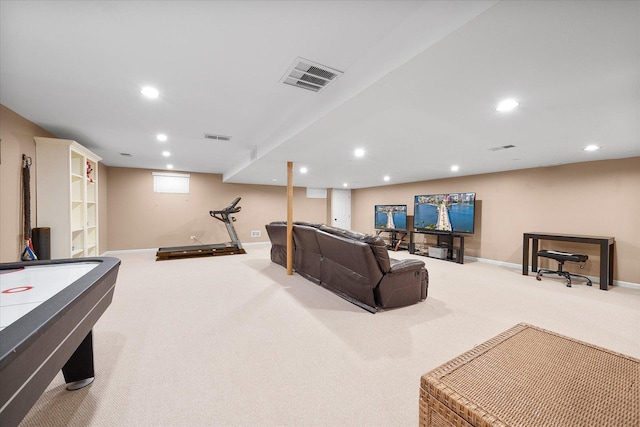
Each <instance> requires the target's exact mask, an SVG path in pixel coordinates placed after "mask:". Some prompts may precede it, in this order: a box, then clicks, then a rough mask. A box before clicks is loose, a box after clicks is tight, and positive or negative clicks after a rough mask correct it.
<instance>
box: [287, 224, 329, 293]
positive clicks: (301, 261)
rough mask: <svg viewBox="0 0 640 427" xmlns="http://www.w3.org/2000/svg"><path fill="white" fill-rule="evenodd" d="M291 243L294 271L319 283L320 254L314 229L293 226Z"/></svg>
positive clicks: (304, 226)
mask: <svg viewBox="0 0 640 427" xmlns="http://www.w3.org/2000/svg"><path fill="white" fill-rule="evenodd" d="M293 242H294V247H295V248H296V251H295V255H294V265H295V268H296V271H297V272H298V273H299V274H301V275H303V276H305V277H306V278H308V279H312V280H314V281H316V282H319V281H320V262H321V260H322V253H321V252H320V246H319V245H318V239H317V238H316V228H315V227H312V226H306V225H295V226H294V227H293Z"/></svg>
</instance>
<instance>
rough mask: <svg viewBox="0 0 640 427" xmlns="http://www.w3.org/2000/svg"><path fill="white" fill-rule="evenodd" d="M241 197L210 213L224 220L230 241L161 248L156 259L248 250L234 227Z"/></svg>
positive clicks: (234, 252) (219, 219)
mask: <svg viewBox="0 0 640 427" xmlns="http://www.w3.org/2000/svg"><path fill="white" fill-rule="evenodd" d="M239 202H240V197H238V198H237V199H235V200H234V201H233V202H231V204H230V205H229V206H227V207H226V208H224V209H222V210H219V211H209V215H211V216H212V217H214V218H215V219H217V220H218V221H222V222H224V225H225V226H226V227H227V231H228V232H229V237H231V242H229V243H218V244H212V245H195V246H175V247H171V248H159V249H158V252H157V253H156V261H164V260H168V259H177V258H189V257H201V256H217V255H238V254H246V253H247V252H246V251H245V250H244V248H243V247H242V243H240V239H238V235H237V234H236V230H235V228H233V222H234V221H235V220H236V219H235V218H234V217H232V216H231V214H234V213H238V212H240V209H241V208H240V206H237V205H238V203H239Z"/></svg>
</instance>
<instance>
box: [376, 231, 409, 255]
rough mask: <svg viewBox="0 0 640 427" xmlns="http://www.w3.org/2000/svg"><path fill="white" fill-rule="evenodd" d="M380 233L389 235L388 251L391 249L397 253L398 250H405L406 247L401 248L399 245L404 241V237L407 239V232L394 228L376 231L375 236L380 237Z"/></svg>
mask: <svg viewBox="0 0 640 427" xmlns="http://www.w3.org/2000/svg"><path fill="white" fill-rule="evenodd" d="M380 233H389V235H390V236H389V238H388V239H389V242H388V243H387V248H388V249H391V250H393V251H395V252H398V250H399V249H406V246H405V247H401V246H400V245H401V244H402V242H403V241H404V239H405V237H407V234H408V232H407V230H396V229H395V228H385V229H380V230H376V236H380ZM381 237H382V236H381Z"/></svg>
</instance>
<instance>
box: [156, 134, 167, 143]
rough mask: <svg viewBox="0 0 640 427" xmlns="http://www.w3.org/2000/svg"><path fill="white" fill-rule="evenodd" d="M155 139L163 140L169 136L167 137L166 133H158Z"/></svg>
mask: <svg viewBox="0 0 640 427" xmlns="http://www.w3.org/2000/svg"><path fill="white" fill-rule="evenodd" d="M156 139H157V140H158V141H161V142H165V141H166V140H167V139H169V137H167V135H165V134H164V133H159V134H157V135H156Z"/></svg>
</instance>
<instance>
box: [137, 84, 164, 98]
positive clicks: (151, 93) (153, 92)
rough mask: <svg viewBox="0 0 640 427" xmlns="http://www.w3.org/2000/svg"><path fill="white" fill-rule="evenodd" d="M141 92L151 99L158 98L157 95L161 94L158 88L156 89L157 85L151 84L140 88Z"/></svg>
mask: <svg viewBox="0 0 640 427" xmlns="http://www.w3.org/2000/svg"><path fill="white" fill-rule="evenodd" d="M140 93H141V94H143V95H144V96H146V97H147V98H149V99H156V98H157V97H159V96H160V92H158V89H156V88H155V87H151V86H145V87H143V88H142V89H141V90H140Z"/></svg>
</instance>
